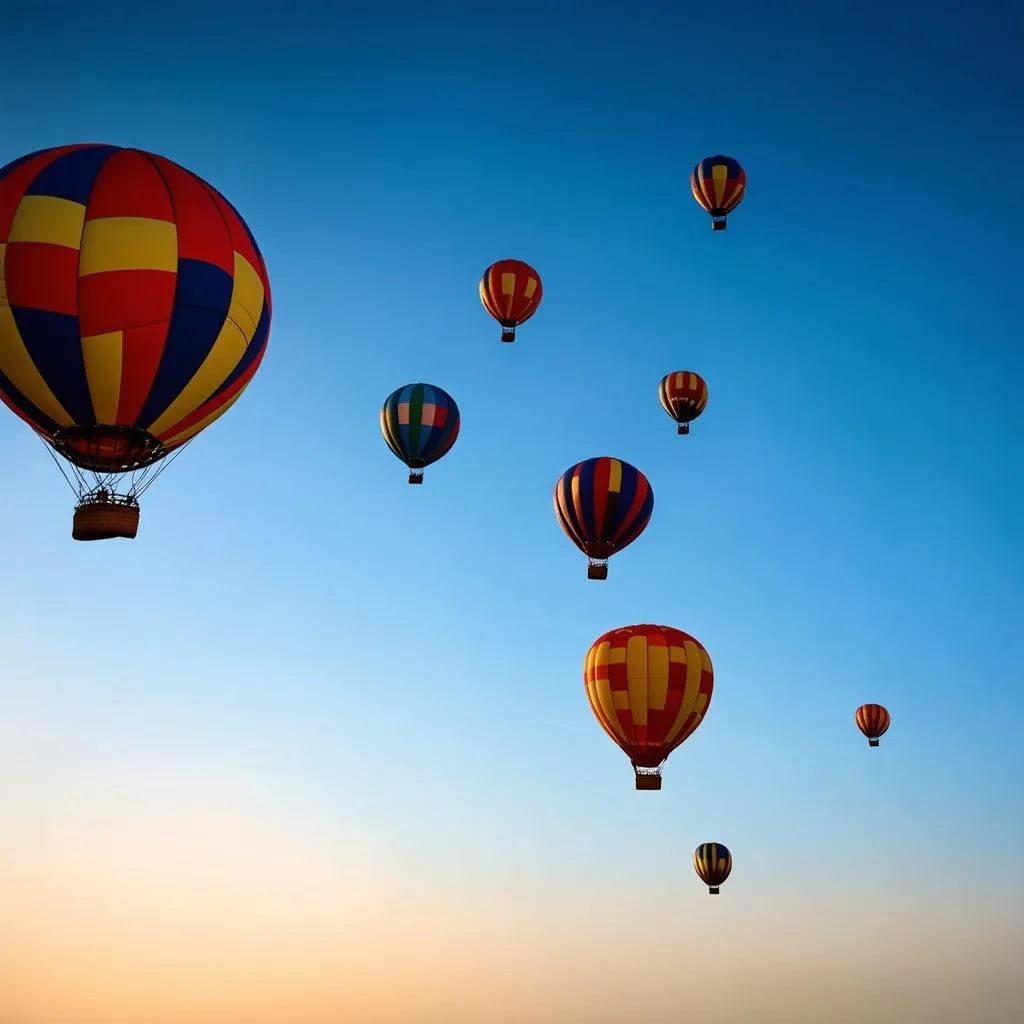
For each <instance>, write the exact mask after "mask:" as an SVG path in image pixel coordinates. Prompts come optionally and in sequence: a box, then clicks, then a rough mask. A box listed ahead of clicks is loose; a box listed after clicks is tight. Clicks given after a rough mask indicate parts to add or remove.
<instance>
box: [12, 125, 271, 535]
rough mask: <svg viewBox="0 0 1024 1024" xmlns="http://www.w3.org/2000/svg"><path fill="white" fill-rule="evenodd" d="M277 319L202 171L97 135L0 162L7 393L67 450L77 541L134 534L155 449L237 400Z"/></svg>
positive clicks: (254, 263) (239, 230)
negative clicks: (100, 141)
mask: <svg viewBox="0 0 1024 1024" xmlns="http://www.w3.org/2000/svg"><path fill="white" fill-rule="evenodd" d="M269 334H270V284H269V282H268V280H267V271H266V267H265V266H264V263H263V257H262V256H261V255H260V251H259V248H258V247H257V245H256V241H255V239H254V238H253V237H252V235H251V234H250V232H249V229H248V228H247V227H246V225H245V222H244V221H243V220H242V218H241V217H240V216H239V215H238V213H237V211H236V210H235V208H234V207H233V206H232V205H231V204H230V203H229V202H228V201H227V200H226V199H225V198H224V197H223V196H222V195H221V194H220V193H219V192H218V191H217V190H216V189H214V188H213V187H212V186H211V185H208V184H207V183H206V182H205V181H203V180H202V179H201V178H199V177H197V176H196V175H194V174H192V173H190V172H189V171H186V170H185V169H184V168H182V167H179V166H178V165H177V164H175V163H172V162H171V161H170V160H166V159H164V158H163V157H160V156H154V155H153V154H152V153H145V152H143V151H141V150H137V149H124V148H122V147H119V146H107V145H96V144H85V145H73V146H58V147H56V148H53V149H45V150H40V151H39V152H36V153H30V154H29V155H28V156H24V157H21V158H20V159H18V160H15V161H13V162H12V163H9V164H8V165H7V166H6V167H4V168H2V169H0V399H2V400H3V401H4V403H5V404H6V405H7V406H8V407H9V408H10V409H11V410H12V411H13V412H14V413H16V414H17V415H18V416H20V417H21V418H22V419H23V420H24V421H25V422H26V423H27V424H28V425H29V426H30V427H32V429H33V430H35V431H36V433H37V434H39V436H40V437H41V438H42V439H43V440H44V441H45V442H46V443H47V444H48V445H50V446H51V447H52V449H53V450H54V451H55V452H56V453H57V454H58V455H60V456H62V457H63V458H64V459H66V460H67V462H68V464H69V467H70V469H71V473H72V477H69V478H68V479H69V482H71V481H72V479H73V480H74V482H73V483H72V488H73V489H74V490H75V492H76V494H77V495H78V499H79V501H78V506H77V508H76V509H75V517H74V526H73V528H72V536H73V537H74V538H75V539H76V540H102V539H107V538H111V537H134V536H135V535H136V532H137V530H138V523H139V502H138V497H139V495H140V494H141V493H142V492H143V490H145V488H146V487H148V486H149V485H150V484H151V483H152V482H153V480H154V479H155V478H156V476H157V475H159V473H160V472H161V471H162V470H163V468H164V466H166V465H167V463H166V462H163V463H161V460H163V459H164V458H165V457H166V456H167V455H168V454H169V453H171V452H173V451H175V450H176V449H180V448H181V447H182V446H183V445H185V444H187V443H188V442H189V441H190V440H191V439H192V438H193V437H195V435H196V434H198V433H199V431H201V430H203V429H204V428H205V427H207V426H208V425H209V424H211V423H212V422H213V421H214V420H215V419H217V418H218V417H219V416H221V415H223V414H224V413H225V412H226V411H227V410H228V409H229V408H230V407H231V405H232V404H233V403H234V402H235V401H236V400H237V399H238V397H239V395H241V393H242V391H244V390H245V387H246V385H247V384H248V383H249V381H250V380H251V379H252V376H253V374H254V373H255V372H256V369H257V367H258V366H259V365H260V361H261V360H262V359H263V353H264V352H265V351H266V347H267V339H268V337H269ZM56 461H57V462H58V465H59V466H61V468H62V469H63V464H62V463H61V462H60V461H59V460H56ZM158 464H160V465H159V466H158ZM154 467H157V468H154ZM65 476H66V477H67V476H68V474H67V473H65Z"/></svg>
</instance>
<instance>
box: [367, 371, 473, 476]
mask: <svg viewBox="0 0 1024 1024" xmlns="http://www.w3.org/2000/svg"><path fill="white" fill-rule="evenodd" d="M459 424H460V420H459V407H458V406H457V405H456V404H455V399H454V398H452V396H451V395H449V394H448V392H447V391H444V390H442V389H441V388H439V387H437V386H436V385H434V384H406V385H405V387H401V388H398V389H397V390H396V391H393V392H392V393H391V394H390V395H388V398H387V401H386V402H385V403H384V407H383V408H382V409H381V411H380V429H381V433H382V434H383V435H384V441H385V443H386V444H387V446H388V447H389V448H390V449H391V451H392V452H393V453H394V454H395V455H396V456H397V457H398V458H399V459H401V460H402V462H404V463H405V464H406V465H407V466H408V467H409V483H411V484H421V483H423V468H424V466H429V465H430V464H431V463H434V462H437V460H438V459H439V458H441V456H442V455H444V454H445V453H446V452H447V451H448V450H449V449H450V448H451V446H452V445H453V444H455V439H456V438H457V437H458V436H459Z"/></svg>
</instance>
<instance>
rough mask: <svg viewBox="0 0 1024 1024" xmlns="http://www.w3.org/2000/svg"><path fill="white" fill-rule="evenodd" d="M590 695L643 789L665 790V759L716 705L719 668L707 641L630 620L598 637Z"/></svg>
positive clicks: (587, 668) (587, 680)
mask: <svg viewBox="0 0 1024 1024" xmlns="http://www.w3.org/2000/svg"><path fill="white" fill-rule="evenodd" d="M583 682H584V685H585V687H586V691H587V700H589V701H590V708H591V710H592V711H593V712H594V715H595V717H596V718H597V720H598V722H600V724H601V727H602V728H603V729H604V731H605V732H606V733H608V735H609V736H610V737H611V738H612V740H613V741H614V742H615V743H617V744H618V745H619V747H621V748H622V750H623V751H625V753H626V755H627V756H628V757H629V760H630V763H631V764H632V765H633V769H634V772H635V773H636V788H637V789H661V766H662V764H663V763H664V761H665V759H666V758H667V757H668V756H669V754H671V753H672V751H673V750H675V749H676V747H678V746H679V745H680V744H681V743H683V741H684V740H686V739H687V738H688V737H689V736H691V735H692V734H693V732H694V731H695V730H696V729H697V727H698V726H699V725H700V723H701V722H702V721H703V720H704V716H705V714H707V710H708V708H709V707H710V705H711V693H712V690H713V689H714V670H713V669H712V667H711V657H710V655H709V654H708V652H707V651H706V650H705V649H704V647H703V645H702V644H701V643H700V642H699V641H698V640H695V639H694V638H693V637H692V636H690V635H689V634H688V633H684V632H683V631H682V630H681V629H675V628H673V627H672V626H651V625H639V626H623V627H622V628H621V629H612V630H609V631H608V632H607V633H605V634H604V635H603V636H600V637H598V638H597V640H595V641H594V643H593V644H592V645H591V647H590V650H589V651H587V656H586V659H585V661H584V663H583Z"/></svg>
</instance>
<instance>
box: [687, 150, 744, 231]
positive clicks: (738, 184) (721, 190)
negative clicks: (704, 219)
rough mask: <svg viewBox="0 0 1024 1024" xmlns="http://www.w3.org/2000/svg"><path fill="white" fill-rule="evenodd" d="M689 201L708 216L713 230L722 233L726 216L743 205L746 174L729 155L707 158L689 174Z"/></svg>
mask: <svg viewBox="0 0 1024 1024" xmlns="http://www.w3.org/2000/svg"><path fill="white" fill-rule="evenodd" d="M690 188H691V190H692V191H693V198H694V199H696V200H697V202H698V203H700V205H701V206H703V207H704V209H705V210H707V211H708V213H710V214H711V226H712V228H713V229H714V230H715V231H724V230H725V218H726V215H727V214H729V213H732V211H733V210H735V209H736V207H737V206H739V205H740V203H741V202H743V196H744V194H745V193H746V190H747V175H746V172H745V171H744V170H743V168H742V167H740V165H739V162H738V161H736V160H733V158H732V157H731V156H709V157H707V158H705V159H704V160H701V162H700V163H699V164H697V166H696V167H694V169H693V174H691V175H690Z"/></svg>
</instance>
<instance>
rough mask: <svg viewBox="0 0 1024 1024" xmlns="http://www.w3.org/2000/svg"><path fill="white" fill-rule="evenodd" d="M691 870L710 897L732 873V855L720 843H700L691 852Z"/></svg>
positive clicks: (714, 894) (715, 893)
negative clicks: (704, 886)
mask: <svg viewBox="0 0 1024 1024" xmlns="http://www.w3.org/2000/svg"><path fill="white" fill-rule="evenodd" d="M693 869H694V871H696V872H697V874H698V876H699V877H700V880H701V881H702V882H703V883H704V884H705V885H706V886H707V887H708V892H709V893H711V895H712V896H717V895H718V887H719V886H720V885H721V884H722V883H723V882H724V881H725V880H726V879H727V878H728V877H729V874H730V872H731V871H732V854H731V853H730V852H729V851H728V850H727V849H726V848H725V847H724V846H723V845H722V844H721V843H701V844H700V846H698V847H697V849H696V850H694V851H693Z"/></svg>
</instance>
